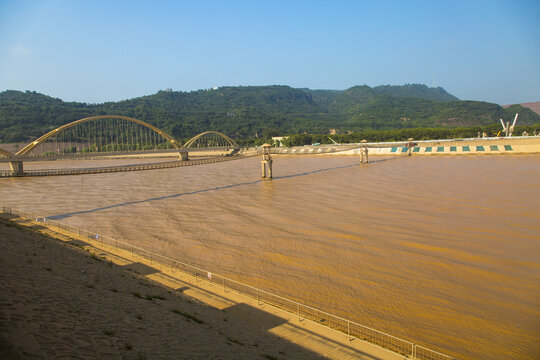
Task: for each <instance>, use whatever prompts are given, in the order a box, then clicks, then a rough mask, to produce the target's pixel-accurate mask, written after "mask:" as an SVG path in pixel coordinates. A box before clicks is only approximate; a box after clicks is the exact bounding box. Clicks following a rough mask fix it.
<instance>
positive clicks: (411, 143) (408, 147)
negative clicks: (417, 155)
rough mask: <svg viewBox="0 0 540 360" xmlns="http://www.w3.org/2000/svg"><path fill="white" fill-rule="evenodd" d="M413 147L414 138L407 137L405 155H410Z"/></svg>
mask: <svg viewBox="0 0 540 360" xmlns="http://www.w3.org/2000/svg"><path fill="white" fill-rule="evenodd" d="M413 147H414V139H413V138H409V143H408V144H407V156H411V155H412V149H413Z"/></svg>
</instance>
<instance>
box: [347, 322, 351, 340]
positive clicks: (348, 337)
mask: <svg viewBox="0 0 540 360" xmlns="http://www.w3.org/2000/svg"><path fill="white" fill-rule="evenodd" d="M347 341H351V322H350V321H347Z"/></svg>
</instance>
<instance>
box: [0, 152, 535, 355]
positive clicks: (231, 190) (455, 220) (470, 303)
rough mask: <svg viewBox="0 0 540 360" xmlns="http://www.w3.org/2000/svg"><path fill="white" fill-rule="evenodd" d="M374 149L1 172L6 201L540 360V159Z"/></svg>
mask: <svg viewBox="0 0 540 360" xmlns="http://www.w3.org/2000/svg"><path fill="white" fill-rule="evenodd" d="M373 160H374V161H373V162H372V163H370V164H369V165H364V166H361V165H359V164H358V162H359V161H358V158H356V157H346V156H331V157H315V156H298V157H286V156H284V157H275V158H274V176H275V178H274V180H272V181H262V180H261V179H260V159H258V158H250V159H244V160H236V161H230V162H225V163H218V164H210V165H201V166H192V167H184V168H174V169H164V170H152V171H137V172H125V173H112V174H97V175H83V176H58V177H34V178H0V204H3V205H6V206H11V207H13V208H16V209H19V210H24V211H28V212H32V213H35V214H38V215H42V216H47V217H55V218H56V219H57V220H58V221H60V222H64V223H67V224H71V225H74V226H79V227H82V228H86V229H90V230H92V231H95V232H97V233H101V234H103V235H109V236H116V237H119V238H124V239H127V240H128V241H130V242H132V243H133V244H137V245H140V246H143V247H145V248H147V249H148V250H152V251H155V252H159V253H162V254H164V255H168V256H171V257H174V258H177V259H179V260H182V261H185V262H188V263H192V264H193V265H198V266H200V267H203V268H205V269H208V270H209V271H211V272H214V273H217V274H222V275H224V276H227V277H231V278H233V279H236V280H239V281H242V282H245V283H248V284H250V285H253V286H256V287H259V288H262V289H265V290H269V291H272V292H275V293H277V294H279V295H282V296H285V297H288V298H290V299H293V300H298V301H300V302H302V303H305V304H307V305H311V306H314V307H317V308H320V309H322V310H326V311H329V312H331V313H334V314H336V315H339V316H342V317H345V318H348V319H351V320H353V321H356V322H359V323H361V324H364V325H367V326H370V327H373V328H375V329H377V330H381V331H384V332H387V333H390V334H392V335H394V336H398V337H402V338H404V339H406V340H409V341H412V342H414V343H417V344H419V345H423V346H426V347H428V348H432V349H434V350H438V351H441V352H443V353H446V354H448V355H452V356H455V357H457V358H459V359H501V360H503V359H505V360H506V359H538V358H540V345H539V344H540V214H539V211H540V191H539V189H540V166H539V164H540V156H539V155H527V156H516V155H513V156H495V155H494V156H461V157H458V156H455V157H444V156H442V157H414V156H413V157H399V158H373ZM113 162H114V161H94V162H93V163H91V164H90V163H85V165H84V167H90V166H96V165H103V166H110V165H111V163H113ZM80 163H81V162H79V163H77V162H66V163H60V162H54V164H53V165H51V163H49V164H46V165H43V166H42V167H43V168H44V167H54V168H57V167H63V166H81V165H76V164H80ZM83 163H84V162H83ZM122 163H124V162H122ZM25 166H26V164H25ZM30 167H39V164H32V165H28V168H30Z"/></svg>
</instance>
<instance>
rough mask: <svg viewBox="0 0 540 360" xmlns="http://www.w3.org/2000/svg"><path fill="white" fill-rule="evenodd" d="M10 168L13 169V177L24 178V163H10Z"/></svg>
mask: <svg viewBox="0 0 540 360" xmlns="http://www.w3.org/2000/svg"><path fill="white" fill-rule="evenodd" d="M9 168H10V169H11V175H14V176H22V175H23V174H24V171H23V162H22V161H10V162H9Z"/></svg>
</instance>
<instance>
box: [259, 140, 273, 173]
mask: <svg viewBox="0 0 540 360" xmlns="http://www.w3.org/2000/svg"><path fill="white" fill-rule="evenodd" d="M270 147H271V145H270V144H263V145H262V149H263V151H262V160H261V165H262V177H263V179H266V178H268V179H272V161H273V160H272V157H271V156H270Z"/></svg>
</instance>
